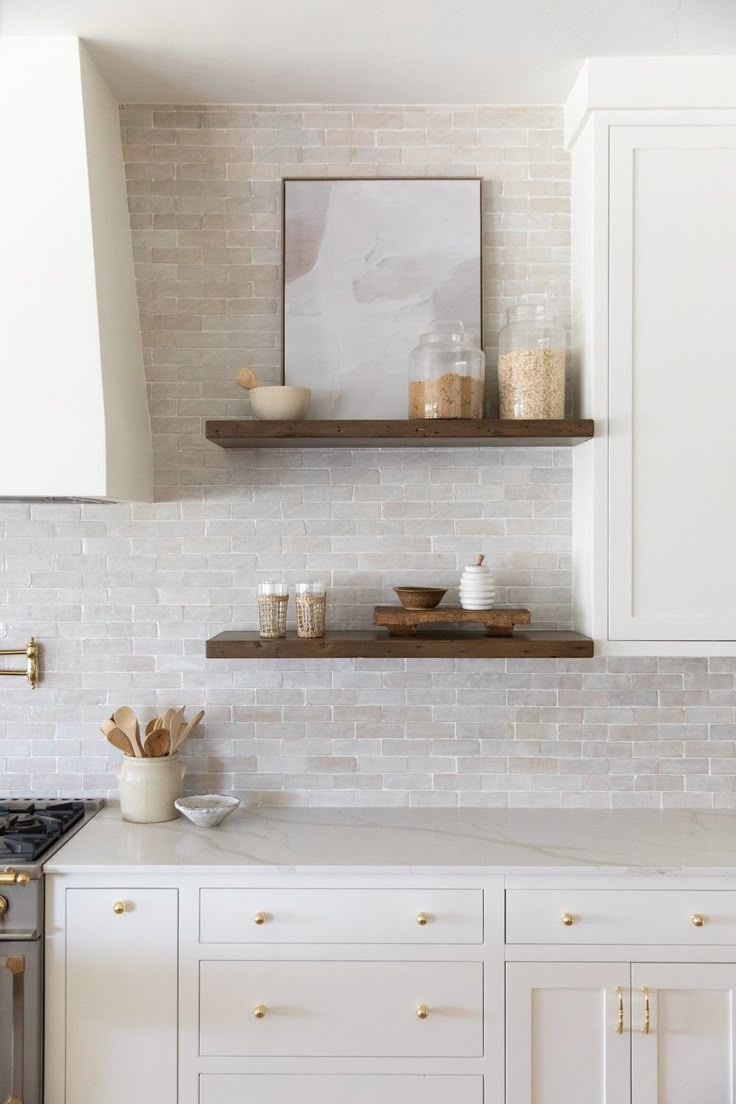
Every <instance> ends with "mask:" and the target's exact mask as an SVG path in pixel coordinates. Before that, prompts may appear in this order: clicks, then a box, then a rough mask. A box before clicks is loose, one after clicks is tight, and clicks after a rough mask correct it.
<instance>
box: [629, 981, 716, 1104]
mask: <svg viewBox="0 0 736 1104" xmlns="http://www.w3.org/2000/svg"><path fill="white" fill-rule="evenodd" d="M642 986H646V987H647V989H648V993H649V1003H650V1017H651V1021H650V1029H649V1033H648V1034H644V1032H643V1030H642V1028H643V1025H644V993H642V991H641V987H642ZM631 987H632V993H633V1015H634V1023H633V1030H632V1059H631V1060H632V1085H633V1104H693V1101H702V1102H703V1104H711V1102H712V1104H734V1100H736V1096H735V1095H734V1072H733V1069H734V1058H735V1057H736V1048H735V1046H734V994H735V993H736V966H735V965H722V964H720V963H718V964H714V963H707V964H706V963H702V964H698V965H691V964H689V963H688V964H682V963H664V964H661V963H658V964H639V963H636V964H634V966H633V967H632V983H631Z"/></svg>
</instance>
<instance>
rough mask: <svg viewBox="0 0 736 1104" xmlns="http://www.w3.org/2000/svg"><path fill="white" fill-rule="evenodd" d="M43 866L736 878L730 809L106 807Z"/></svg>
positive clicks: (99, 870) (735, 819) (735, 820)
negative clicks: (138, 817)
mask: <svg viewBox="0 0 736 1104" xmlns="http://www.w3.org/2000/svg"><path fill="white" fill-rule="evenodd" d="M45 869H46V871H47V872H48V873H51V874H54V873H56V874H60V873H78V874H93V873H94V874H110V873H115V874H118V873H120V874H123V873H127V874H139V873H141V872H142V871H146V872H151V873H159V874H164V873H165V874H177V873H202V874H207V873H210V874H230V873H241V874H244V873H249V872H250V873H253V872H257V873H259V874H286V873H298V874H335V873H343V874H348V873H358V874H360V873H365V872H366V871H370V872H371V873H375V874H397V873H402V872H415V873H420V874H421V873H426V874H431V873H446V874H478V873H487V874H551V873H555V872H556V871H559V872H566V873H570V872H571V871H575V872H578V873H582V874H586V873H587V874H604V873H607V874H625V873H637V874H649V873H657V874H660V873H663V874H706V875H719V874H724V875H736V813H729V812H684V811H682V812H681V811H677V812H666V813H658V812H635V811H626V812H624V811H621V812H606V811H583V810H569V811H568V810H559V811H557V810H537V809H513V810H484V809H463V810H453V809H438V810H429V809H391V810H388V809H331V810H321V809H259V810H248V809H242V808H241V809H238V810H237V811H236V812H235V813H233V814H232V816H230V817H229V818H228V820H226V821H225V823H224V824H222V825H221V826H220V827H219V828H215V829H210V830H206V829H202V828H196V827H195V826H194V825H193V824H190V822H189V821H187V820H185V819H183V818H180V819H178V820H173V821H169V822H168V823H166V824H128V823H126V822H125V821H123V820H122V819H121V816H120V810H119V808H118V807H117V806H116V805H109V806H107V807H106V808H104V809H103V810H102V811H101V812H100V813H98V814H97V816H95V817H94V818H93V819H92V820H91V821H90V822H89V823H88V824H87V825H86V826H85V827H84V828H82V829H81V830H80V831H79V832H78V833H77V834H76V835H75V836H73V837H72V839H71V840H70V841H69V842H68V843H67V844H65V845H64V846H63V847H62V848H61V849H60V850H59V851H57V852H56V854H55V855H53V856H52V858H51V859H50V861H49V862H48V863H47V864H46V867H45Z"/></svg>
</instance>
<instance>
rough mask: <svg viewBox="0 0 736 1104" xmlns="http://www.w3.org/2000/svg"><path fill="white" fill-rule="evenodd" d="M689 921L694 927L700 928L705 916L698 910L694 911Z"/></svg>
mask: <svg viewBox="0 0 736 1104" xmlns="http://www.w3.org/2000/svg"><path fill="white" fill-rule="evenodd" d="M690 923H691V924H692V926H693V927H694V928H702V926H703V924H704V923H705V917H704V916H703V915H702V913H700V912H694V913H693V914H692V916H691V917H690Z"/></svg>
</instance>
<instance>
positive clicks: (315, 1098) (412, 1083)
mask: <svg viewBox="0 0 736 1104" xmlns="http://www.w3.org/2000/svg"><path fill="white" fill-rule="evenodd" d="M244 1101H252V1102H257V1104H295V1102H296V1101H298V1104H412V1102H413V1101H421V1104H483V1078H482V1077H472V1076H468V1077H450V1076H448V1077H439V1076H438V1077H419V1076H416V1077H412V1076H410V1075H398V1076H393V1075H383V1074H381V1075H378V1076H370V1075H366V1076H355V1075H344V1074H334V1075H332V1074H327V1075H325V1074H301V1073H300V1074H247V1073H246V1074H243V1073H206V1074H203V1075H202V1076H201V1077H200V1079H199V1104H244Z"/></svg>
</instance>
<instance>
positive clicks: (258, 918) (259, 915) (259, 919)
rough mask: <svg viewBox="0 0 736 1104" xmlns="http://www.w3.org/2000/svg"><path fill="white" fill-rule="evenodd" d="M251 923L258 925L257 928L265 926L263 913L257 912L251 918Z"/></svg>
mask: <svg viewBox="0 0 736 1104" xmlns="http://www.w3.org/2000/svg"><path fill="white" fill-rule="evenodd" d="M253 923H254V924H258V926H259V927H260V926H261V924H265V923H266V914H265V912H257V913H256V914H255V916H254V917H253Z"/></svg>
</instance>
